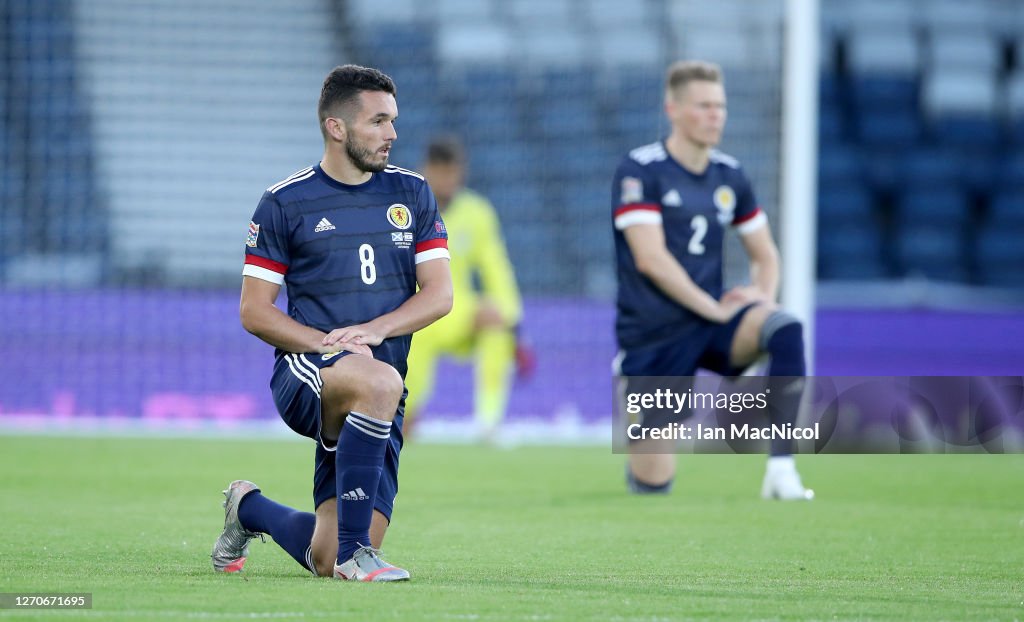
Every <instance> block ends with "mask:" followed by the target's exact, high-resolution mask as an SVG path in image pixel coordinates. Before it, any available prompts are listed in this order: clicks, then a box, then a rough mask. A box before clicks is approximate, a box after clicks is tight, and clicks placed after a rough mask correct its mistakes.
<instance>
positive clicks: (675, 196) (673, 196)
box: [661, 188, 683, 207]
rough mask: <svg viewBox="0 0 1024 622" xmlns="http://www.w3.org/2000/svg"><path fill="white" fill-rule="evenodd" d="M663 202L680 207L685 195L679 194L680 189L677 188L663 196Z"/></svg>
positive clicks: (663, 203)
mask: <svg viewBox="0 0 1024 622" xmlns="http://www.w3.org/2000/svg"><path fill="white" fill-rule="evenodd" d="M661 204H662V205H667V206H669V207H679V206H680V205H682V204H683V197H681V196H679V191H678V190H676V189H675V188H673V189H671V190H669V191H668V192H666V193H665V196H663V197H661Z"/></svg>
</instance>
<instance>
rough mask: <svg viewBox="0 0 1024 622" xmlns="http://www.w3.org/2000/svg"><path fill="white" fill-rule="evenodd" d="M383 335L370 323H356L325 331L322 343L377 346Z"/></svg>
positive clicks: (382, 339) (326, 344) (327, 344)
mask: <svg viewBox="0 0 1024 622" xmlns="http://www.w3.org/2000/svg"><path fill="white" fill-rule="evenodd" d="M382 341H384V335H382V334H380V333H379V332H378V331H376V330H375V329H373V327H372V326H371V325H370V324H356V325H354V326H346V327H345V328H335V329H334V330H332V331H331V332H329V333H327V336H326V337H324V339H323V345H325V346H335V345H337V344H340V343H345V344H349V345H366V346H379V345H380V343H381V342H382Z"/></svg>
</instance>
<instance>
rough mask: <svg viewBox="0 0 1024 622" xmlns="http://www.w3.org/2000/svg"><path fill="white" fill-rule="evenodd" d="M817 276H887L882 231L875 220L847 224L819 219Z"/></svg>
mask: <svg viewBox="0 0 1024 622" xmlns="http://www.w3.org/2000/svg"><path fill="white" fill-rule="evenodd" d="M820 225H821V226H820V227H819V233H818V276H819V277H820V278H822V279H826V280H830V279H840V280H848V279H880V278H884V277H886V276H887V270H886V268H885V264H884V263H883V261H882V234H881V231H880V229H879V228H878V227H877V226H875V224H874V223H873V222H870V223H860V224H859V225H850V226H844V227H832V226H828V225H827V224H826V223H824V222H822V223H820Z"/></svg>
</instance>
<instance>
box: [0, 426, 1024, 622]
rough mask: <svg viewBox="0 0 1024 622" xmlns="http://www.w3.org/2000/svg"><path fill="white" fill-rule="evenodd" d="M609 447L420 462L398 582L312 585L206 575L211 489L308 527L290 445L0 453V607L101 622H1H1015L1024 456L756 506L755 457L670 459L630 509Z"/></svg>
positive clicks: (439, 451) (274, 565)
mask: <svg viewBox="0 0 1024 622" xmlns="http://www.w3.org/2000/svg"><path fill="white" fill-rule="evenodd" d="M622 464H623V457H622V456H615V455H612V454H611V452H610V450H608V449H605V448H550V447H549V448H538V447H534V448H520V449H514V450H496V449H486V448H482V447H456V446H436V445H412V446H410V447H407V448H406V451H405V453H404V454H403V456H402V479H401V482H402V489H401V494H400V495H399V498H398V502H397V509H396V514H395V520H394V523H393V525H392V530H391V533H390V534H389V535H388V538H387V541H386V542H385V546H384V548H385V552H386V553H387V559H389V560H390V561H392V562H393V563H397V564H399V565H402V566H404V567H406V568H408V569H409V570H410V571H411V572H412V575H413V580H412V581H411V582H410V583H406V584H392V585H387V584H380V585H371V584H346V583H340V582H335V581H332V580H328V579H314V578H312V577H310V576H308V575H307V574H306V573H305V572H304V571H302V570H301V569H300V568H299V567H298V565H297V564H295V563H294V562H293V561H292V560H291V558H289V557H288V556H287V555H286V554H285V553H284V552H283V551H282V550H281V549H279V548H278V547H277V546H276V545H275V544H273V543H272V542H268V543H267V544H260V543H259V542H258V541H255V542H254V543H253V544H252V552H251V556H250V558H249V562H248V565H247V566H246V569H245V571H244V572H243V573H241V574H239V575H219V574H215V573H214V572H213V571H212V570H211V568H210V563H209V557H208V555H209V551H210V546H211V544H212V542H213V540H214V539H215V538H216V536H217V535H218V533H219V531H220V527H221V521H222V520H223V511H222V510H221V507H220V501H221V499H222V497H221V495H220V491H221V489H223V488H224V486H225V484H226V483H227V482H228V481H230V480H231V479H235V478H248V479H252V480H253V481H255V482H257V483H259V484H260V485H261V486H262V487H263V489H264V491H265V492H266V493H267V494H268V495H269V496H271V497H273V498H276V499H277V500H279V501H281V502H284V503H288V504H290V505H293V506H299V507H308V506H309V504H310V503H311V502H310V493H309V488H310V476H311V468H312V448H311V446H310V445H309V444H306V443H300V442H285V441H276V442H275V441H245V440H231V441H225V440H173V439H160V440H157V439H143V440H138V439H136V440H126V439H94V438H77V439H76V438H37V437H0V472H2V480H0V482H2V483H0V499H2V510H0V525H2V527H3V529H2V534H3V537H2V539H0V592H50V591H56V592H92V593H93V598H94V601H93V602H94V605H93V609H92V610H79V611H40V610H37V611H31V612H30V611H12V610H0V619H33V620H36V619H60V620H71V619H115V620H145V619H154V620H171V619H212V620H236V619H239V620H246V619H274V620H277V619H292V618H295V619H338V620H638V621H639V620H688V619H744V620H752V619H762V620H773V619H783V620H785V619H828V620H831V619H860V620H863V619H901V620H938V619H998V620H1013V619H1022V618H1024V562H1022V559H1024V557H1022V552H1024V497H1022V493H1024V456H1020V455H1015V456H982V455H932V456H835V455H833V456H806V457H802V458H800V459H799V464H800V465H801V468H802V471H803V474H804V479H805V481H806V483H807V484H808V485H810V486H812V487H813V488H815V489H816V491H817V493H818V498H817V499H816V500H815V501H813V502H811V503H796V504H781V503H773V502H764V501H761V500H760V499H758V497H757V493H758V489H759V484H760V477H761V474H762V468H763V458H761V457H759V456H724V455H723V456H681V460H680V467H681V468H680V476H679V478H678V479H677V482H676V487H675V490H674V492H673V493H672V494H671V495H670V496H668V497H657V498H650V497H648V498H637V497H631V496H628V495H626V494H625V493H624V489H623V484H622Z"/></svg>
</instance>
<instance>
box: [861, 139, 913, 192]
mask: <svg viewBox="0 0 1024 622" xmlns="http://www.w3.org/2000/svg"><path fill="white" fill-rule="evenodd" d="M866 153H867V152H866ZM906 157H907V156H906V153H904V152H902V151H893V150H888V149H886V150H882V149H878V150H871V151H870V156H865V158H864V161H863V165H864V170H865V177H866V179H867V181H868V185H869V186H870V187H871V189H872V190H873V191H874V192H876V193H879V194H888V193H892V192H895V191H896V190H897V189H899V188H900V187H901V186H902V184H903V183H904V178H903V165H904V163H905V161H906Z"/></svg>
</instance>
